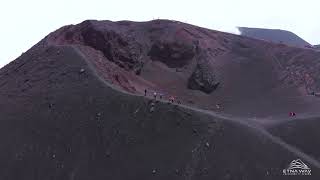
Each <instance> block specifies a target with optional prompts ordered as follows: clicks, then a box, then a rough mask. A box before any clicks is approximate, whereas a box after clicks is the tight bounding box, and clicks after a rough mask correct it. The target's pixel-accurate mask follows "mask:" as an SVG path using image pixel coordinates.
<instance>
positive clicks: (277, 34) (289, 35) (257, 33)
mask: <svg viewBox="0 0 320 180" xmlns="http://www.w3.org/2000/svg"><path fill="white" fill-rule="evenodd" d="M238 29H239V31H240V32H241V35H243V36H247V37H251V38H256V39H262V40H265V41H271V42H274V43H283V44H287V45H289V46H295V47H301V48H303V47H307V48H311V47H312V46H311V44H310V43H308V42H307V41H305V40H304V39H302V38H301V37H299V36H298V35H296V34H294V33H293V32H290V31H285V30H281V29H263V28H248V27H239V28H238Z"/></svg>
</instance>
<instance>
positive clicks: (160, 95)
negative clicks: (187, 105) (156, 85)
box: [144, 89, 181, 104]
mask: <svg viewBox="0 0 320 180" xmlns="http://www.w3.org/2000/svg"><path fill="white" fill-rule="evenodd" d="M147 93H148V91H147V89H145V90H144V96H147ZM158 96H159V99H160V100H161V99H162V98H163V96H164V94H163V93H157V92H156V91H154V92H153V98H154V99H155V100H156V99H157V97H158ZM175 100H176V98H175V97H174V96H169V102H171V103H174V102H175ZM177 103H178V104H181V101H180V100H178V101H177Z"/></svg>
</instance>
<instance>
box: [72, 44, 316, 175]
mask: <svg viewBox="0 0 320 180" xmlns="http://www.w3.org/2000/svg"><path fill="white" fill-rule="evenodd" d="M72 47H73V48H74V50H75V51H76V52H78V53H79V55H80V56H82V57H83V60H84V61H85V62H86V63H87V65H88V67H89V68H90V70H91V71H92V72H93V73H94V74H95V75H96V76H97V78H98V79H100V80H101V82H102V83H104V84H106V85H107V86H108V87H110V88H112V89H114V90H116V91H120V92H122V93H125V94H129V95H132V96H138V97H144V96H143V95H138V94H133V93H129V92H126V91H124V90H122V89H120V88H118V87H115V86H113V85H112V84H110V83H109V82H107V81H105V80H104V79H103V78H102V77H101V76H99V73H98V72H97V71H96V69H95V68H94V66H93V64H92V63H91V62H88V60H87V58H86V57H85V55H83V54H82V52H81V51H80V50H78V49H77V47H76V46H72ZM144 98H148V99H153V98H152V97H144ZM160 101H161V102H165V103H167V102H168V101H165V100H160ZM177 106H179V107H182V108H185V109H189V110H193V111H197V112H201V113H204V114H207V115H210V116H212V117H214V118H218V119H221V120H225V121H232V122H235V123H239V124H242V125H244V126H246V127H248V128H252V129H254V130H256V131H257V132H259V133H261V134H263V135H264V136H265V137H267V138H268V139H270V140H271V141H272V142H274V143H275V144H278V145H280V146H281V147H283V148H285V149H287V150H288V151H289V152H291V153H293V154H295V155H296V156H297V157H299V158H301V159H303V160H305V161H306V162H308V163H310V164H312V165H313V166H315V167H317V168H319V169H320V162H319V161H317V160H316V159H314V158H313V157H311V156H309V155H308V154H305V153H304V152H302V151H301V150H299V149H297V148H295V147H293V146H291V145H290V144H288V143H286V142H284V141H283V140H281V139H280V138H278V137H276V136H273V135H272V134H270V133H269V132H268V131H267V130H266V129H265V128H264V127H263V126H262V123H263V122H265V121H266V119H254V118H239V117H232V116H230V115H222V114H219V113H216V112H213V111H209V110H203V109H198V108H195V107H191V106H186V105H181V104H180V105H177ZM299 118H304V117H299ZM261 122H262V123H261Z"/></svg>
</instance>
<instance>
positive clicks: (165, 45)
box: [0, 20, 320, 180]
mask: <svg viewBox="0 0 320 180" xmlns="http://www.w3.org/2000/svg"><path fill="white" fill-rule="evenodd" d="M319 66H320V52H317V51H315V50H313V49H305V48H298V47H289V46H287V45H284V44H276V43H271V42H266V41H262V40H257V39H251V38H247V37H243V36H238V35H233V34H228V33H224V32H219V31H214V30H209V29H205V28H200V27H196V26H193V25H190V24H185V23H181V22H178V21H171V20H154V21H149V22H131V21H118V22H112V21H96V20H87V21H84V22H82V23H80V24H77V25H68V26H64V27H62V28H60V29H58V30H56V31H54V32H52V33H50V34H49V35H48V36H46V37H45V38H44V39H43V40H41V41H40V42H39V43H37V44H36V45H34V46H33V47H32V48H31V49H30V50H28V51H27V52H26V53H24V54H22V55H21V56H20V57H19V58H17V59H16V60H14V61H12V62H11V63H9V64H8V65H6V66H5V67H4V68H2V69H1V70H0V91H1V92H0V117H1V122H0V128H1V129H0V132H1V133H2V135H1V136H0V140H1V142H2V143H1V146H0V152H1V153H0V179H14V180H16V179H17V180H18V179H26V180H34V179H44V180H45V179H57V180H58V179H59V180H61V179H77V180H78V179H79V180H82V179H92V180H100V179H141V180H143V179H148V180H149V179H197V180H198V179H286V178H289V177H286V176H283V174H282V170H283V169H284V168H286V167H287V166H288V165H289V163H290V162H291V161H292V160H294V159H301V160H302V161H303V162H304V163H305V164H306V165H307V166H308V167H310V169H311V170H312V176H311V177H310V178H313V179H319V177H320V176H319V172H318V171H319V168H320V163H319V158H320V156H319V153H318V152H319V148H320V144H319V143H316V142H312V140H314V139H316V138H319V137H320V133H318V131H317V130H316V127H317V126H318V124H319V122H318V120H319V116H320V115H319V112H318V107H319V105H320V99H318V97H316V96H313V95H312V94H314V93H315V92H318V91H319V87H320V83H319V77H320V76H319V75H320V71H319ZM145 90H146V91H147V93H146V96H144V91H145ZM154 92H157V93H160V94H163V97H162V99H159V98H157V99H154V98H153V96H152V95H153V93H154ZM169 97H175V98H176V99H177V100H179V102H181V104H177V103H176V102H174V103H170V102H169V101H168V99H169ZM292 111H294V112H295V113H296V116H295V117H289V116H288V113H289V112H292ZM304 142H308V143H304Z"/></svg>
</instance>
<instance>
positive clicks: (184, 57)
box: [148, 41, 195, 68]
mask: <svg viewBox="0 0 320 180" xmlns="http://www.w3.org/2000/svg"><path fill="white" fill-rule="evenodd" d="M148 55H149V56H150V58H151V59H152V60H156V61H161V62H163V63H164V64H166V65H167V66H168V67H171V68H177V67H182V66H185V65H187V64H188V62H190V61H191V60H192V59H193V57H194V56H195V48H194V46H192V45H189V44H186V43H179V42H161V41H156V42H155V43H154V44H153V45H152V47H151V49H150V51H149V53H148Z"/></svg>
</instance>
